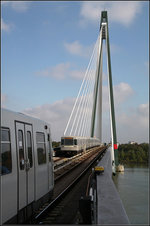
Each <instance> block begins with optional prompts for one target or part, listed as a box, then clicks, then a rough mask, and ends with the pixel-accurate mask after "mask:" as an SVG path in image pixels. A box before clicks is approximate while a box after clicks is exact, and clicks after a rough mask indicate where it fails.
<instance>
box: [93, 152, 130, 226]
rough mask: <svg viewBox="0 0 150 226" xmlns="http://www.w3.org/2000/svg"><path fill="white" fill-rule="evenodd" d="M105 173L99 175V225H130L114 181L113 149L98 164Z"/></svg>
mask: <svg viewBox="0 0 150 226" xmlns="http://www.w3.org/2000/svg"><path fill="white" fill-rule="evenodd" d="M98 166H103V167H104V173H103V174H101V175H97V176H96V177H97V178H96V179H97V224H114V225H116V224H119V225H122V224H130V223H129V219H128V216H127V214H126V212H125V209H124V206H123V203H122V201H121V199H120V196H119V194H118V192H117V190H116V187H115V185H114V182H113V180H112V160H111V148H108V149H107V151H106V153H105V155H104V157H103V158H102V159H101V161H100V162H99V163H98Z"/></svg>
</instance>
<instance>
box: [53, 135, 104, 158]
mask: <svg viewBox="0 0 150 226" xmlns="http://www.w3.org/2000/svg"><path fill="white" fill-rule="evenodd" d="M99 145H101V143H100V141H99V140H98V139H97V138H91V137H78V136H67V137H62V138H61V148H60V151H59V152H57V154H56V155H57V156H61V155H62V156H73V155H76V154H79V153H81V152H83V151H86V150H87V149H89V148H92V147H95V146H99Z"/></svg>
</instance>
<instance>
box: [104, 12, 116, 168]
mask: <svg viewBox="0 0 150 226" xmlns="http://www.w3.org/2000/svg"><path fill="white" fill-rule="evenodd" d="M105 18H106V22H107V24H106V29H107V30H106V44H107V61H108V76H109V93H110V108H111V123H112V125H111V126H112V132H113V136H112V139H113V142H112V143H113V145H114V146H113V147H112V148H113V149H114V155H115V165H116V166H118V147H117V135H116V122H115V110H114V97H113V83H112V72H111V58H110V45H109V33H108V18H107V12H106V14H105Z"/></svg>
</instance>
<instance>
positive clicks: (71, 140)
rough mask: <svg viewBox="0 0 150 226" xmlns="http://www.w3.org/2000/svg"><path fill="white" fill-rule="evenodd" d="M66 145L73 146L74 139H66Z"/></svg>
mask: <svg viewBox="0 0 150 226" xmlns="http://www.w3.org/2000/svg"><path fill="white" fill-rule="evenodd" d="M65 145H73V139H72V138H69V139H68V138H66V139H65Z"/></svg>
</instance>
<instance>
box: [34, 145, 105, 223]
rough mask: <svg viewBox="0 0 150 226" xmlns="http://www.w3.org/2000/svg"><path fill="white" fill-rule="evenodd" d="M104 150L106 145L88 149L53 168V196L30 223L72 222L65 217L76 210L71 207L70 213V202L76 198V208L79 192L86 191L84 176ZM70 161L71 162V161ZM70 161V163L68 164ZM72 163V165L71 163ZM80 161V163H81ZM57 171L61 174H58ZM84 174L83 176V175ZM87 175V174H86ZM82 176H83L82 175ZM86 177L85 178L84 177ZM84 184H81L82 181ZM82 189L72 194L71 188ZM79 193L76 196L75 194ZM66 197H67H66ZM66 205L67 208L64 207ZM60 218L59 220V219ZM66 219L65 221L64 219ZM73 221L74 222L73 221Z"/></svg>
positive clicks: (71, 205)
mask: <svg viewBox="0 0 150 226" xmlns="http://www.w3.org/2000/svg"><path fill="white" fill-rule="evenodd" d="M105 150H106V147H103V148H102V147H101V148H100V147H97V148H94V149H93V150H91V151H89V152H88V153H86V154H85V155H80V156H77V157H76V158H73V159H74V160H73V159H72V160H73V161H69V162H68V163H66V164H64V166H63V165H61V164H60V165H61V166H60V168H57V169H56V168H54V169H55V173H56V172H57V174H55V189H54V194H53V198H52V200H51V202H50V203H46V204H44V206H43V207H42V208H40V210H38V211H37V212H36V213H35V215H34V217H33V218H32V219H33V220H32V222H30V223H32V224H51V223H53V224H56V223H67V222H68V223H73V222H70V221H73V220H72V219H70V220H69V218H68V217H66V213H67V215H68V216H71V215H72V214H73V212H77V210H74V209H72V211H71V212H70V214H68V212H69V211H70V210H71V207H72V208H74V205H73V204H72V201H71V202H70V201H67V199H68V198H69V196H70V198H69V200H72V198H76V199H77V200H76V204H75V206H76V209H77V206H78V204H77V202H78V201H79V198H80V196H81V193H84V192H85V191H86V186H87V178H88V176H86V174H87V172H89V173H91V167H92V166H93V164H94V163H95V162H96V160H97V159H99V158H101V157H102V156H103V154H104V152H105ZM71 162H72V163H71ZM69 163H70V164H69ZM73 163H74V165H73ZM81 163H82V164H81ZM58 172H59V173H60V172H61V174H59V175H58ZM84 175H85V176H84ZM87 175H88V174H87ZM83 176H84V177H83ZM86 177H87V178H86ZM81 178H82V180H81ZM83 181H85V182H84V184H82V182H83ZM75 187H76V189H77V190H82V192H81V191H80V192H78V191H76V192H75V195H74V196H73V195H72V193H73V190H74V189H75ZM78 193H79V195H78V197H77V194H78ZM66 197H68V198H66ZM68 203H70V205H69V206H68V208H67V207H66V206H67V205H68ZM59 219H60V221H59ZM66 220H67V221H66ZM74 223H75V222H74Z"/></svg>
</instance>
